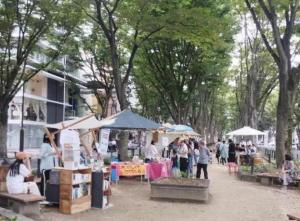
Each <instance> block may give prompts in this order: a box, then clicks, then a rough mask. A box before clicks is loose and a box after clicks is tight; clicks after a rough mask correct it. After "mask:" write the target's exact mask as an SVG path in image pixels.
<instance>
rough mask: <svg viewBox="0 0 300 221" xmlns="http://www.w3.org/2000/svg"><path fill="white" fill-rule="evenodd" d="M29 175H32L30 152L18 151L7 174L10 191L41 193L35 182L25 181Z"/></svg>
mask: <svg viewBox="0 0 300 221" xmlns="http://www.w3.org/2000/svg"><path fill="white" fill-rule="evenodd" d="M29 176H31V166H30V161H29V154H28V153H26V152H18V153H16V160H15V162H13V163H12V164H11V165H10V167H9V171H8V173H7V176H6V185H7V191H8V193H11V194H20V193H31V194H35V195H41V193H40V191H39V188H38V186H37V185H36V183H35V182H25V178H27V177H29Z"/></svg>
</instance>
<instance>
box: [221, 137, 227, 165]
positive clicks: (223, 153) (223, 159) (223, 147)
mask: <svg viewBox="0 0 300 221" xmlns="http://www.w3.org/2000/svg"><path fill="white" fill-rule="evenodd" d="M220 154H221V163H222V165H225V164H226V163H227V158H228V147H227V144H226V143H225V140H223V142H222V144H221V145H220Z"/></svg>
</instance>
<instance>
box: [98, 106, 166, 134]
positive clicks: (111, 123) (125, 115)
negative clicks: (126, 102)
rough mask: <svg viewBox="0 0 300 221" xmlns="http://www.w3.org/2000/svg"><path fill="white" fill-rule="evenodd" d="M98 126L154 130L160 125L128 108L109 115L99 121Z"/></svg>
mask: <svg viewBox="0 0 300 221" xmlns="http://www.w3.org/2000/svg"><path fill="white" fill-rule="evenodd" d="M100 124H101V126H100V128H109V129H122V130H126V129H127V130H134V129H145V130H154V129H159V128H161V127H162V125H160V124H158V123H156V122H154V121H152V120H149V119H147V118H145V117H142V116H140V115H138V114H135V113H133V112H131V111H129V110H124V111H122V112H120V113H118V114H115V115H113V116H110V117H108V118H106V119H104V120H102V121H100Z"/></svg>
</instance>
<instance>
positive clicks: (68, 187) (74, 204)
mask: <svg viewBox="0 0 300 221" xmlns="http://www.w3.org/2000/svg"><path fill="white" fill-rule="evenodd" d="M59 171H60V202H59V211H60V212H61V213H64V214H74V213H79V212H83V211H86V210H88V209H90V208H91V195H90V192H91V191H90V186H89V190H88V192H89V193H88V195H85V196H82V197H80V198H77V199H72V190H73V187H74V186H76V185H78V183H73V174H76V173H79V174H88V175H89V176H91V173H92V170H91V168H87V169H76V170H69V169H62V168H60V169H59ZM90 182H91V181H90V180H87V181H84V182H80V184H82V183H87V184H90Z"/></svg>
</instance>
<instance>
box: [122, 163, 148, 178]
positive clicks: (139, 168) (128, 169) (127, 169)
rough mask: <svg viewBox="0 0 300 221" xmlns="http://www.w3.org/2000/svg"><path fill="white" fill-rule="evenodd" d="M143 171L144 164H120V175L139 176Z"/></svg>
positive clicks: (143, 173) (144, 170)
mask: <svg viewBox="0 0 300 221" xmlns="http://www.w3.org/2000/svg"><path fill="white" fill-rule="evenodd" d="M145 172H146V169H145V165H120V176H141V175H145Z"/></svg>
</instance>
